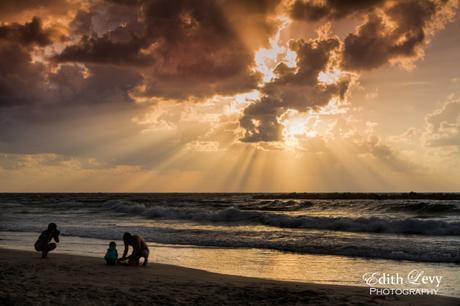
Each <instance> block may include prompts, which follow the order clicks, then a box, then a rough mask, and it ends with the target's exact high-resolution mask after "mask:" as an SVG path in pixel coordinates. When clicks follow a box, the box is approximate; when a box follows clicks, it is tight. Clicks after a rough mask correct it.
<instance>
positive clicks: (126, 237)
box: [119, 232, 150, 266]
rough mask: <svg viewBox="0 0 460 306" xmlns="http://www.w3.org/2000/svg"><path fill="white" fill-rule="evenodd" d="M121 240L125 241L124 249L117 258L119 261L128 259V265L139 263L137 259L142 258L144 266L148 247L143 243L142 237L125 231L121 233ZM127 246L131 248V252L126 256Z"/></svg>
mask: <svg viewBox="0 0 460 306" xmlns="http://www.w3.org/2000/svg"><path fill="white" fill-rule="evenodd" d="M123 242H124V243H125V250H124V251H123V256H122V257H121V258H120V259H119V261H120V262H121V261H125V260H126V259H128V264H129V265H136V266H137V265H139V260H140V259H141V258H144V263H143V265H144V266H146V265H147V262H148V258H149V253H150V251H149V248H148V247H147V244H146V243H145V241H144V239H142V238H141V237H139V236H137V235H131V234H130V233H128V232H126V233H124V234H123ZM129 246H131V247H132V248H133V252H132V253H131V255H129V256H128V257H126V255H127V254H128V249H129Z"/></svg>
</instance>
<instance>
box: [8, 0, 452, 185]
mask: <svg viewBox="0 0 460 306" xmlns="http://www.w3.org/2000/svg"><path fill="white" fill-rule="evenodd" d="M458 6H459V3H458V1H457V0H402V1H393V0H387V1H385V0H355V1H340V0H322V1H317V0H283V1H275V0H258V1H255V0H254V1H252V0H188V1H187V0H176V1H171V0H145V1H144V0H132V1H130V0H85V1H75V0H20V1H19V0H14V1H13V0H3V1H1V2H0V191H3V192H303V191H304V192H334V191H362V192H384V191H387V192H398V191H419V192H421V191H460V171H459V170H458V169H460V64H459V63H460V17H459V7H458Z"/></svg>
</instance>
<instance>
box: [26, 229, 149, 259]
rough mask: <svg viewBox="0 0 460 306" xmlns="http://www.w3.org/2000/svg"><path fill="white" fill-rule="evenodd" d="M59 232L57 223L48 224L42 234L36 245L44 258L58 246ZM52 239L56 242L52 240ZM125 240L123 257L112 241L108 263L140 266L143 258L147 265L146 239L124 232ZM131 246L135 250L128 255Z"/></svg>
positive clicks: (107, 255) (108, 251)
mask: <svg viewBox="0 0 460 306" xmlns="http://www.w3.org/2000/svg"><path fill="white" fill-rule="evenodd" d="M59 234H60V232H59V230H58V229H57V225H56V224H55V223H50V224H48V229H47V230H44V231H43V232H42V233H41V234H40V236H39V237H38V239H37V241H36V242H35V245H34V246H35V250H37V252H41V253H42V258H46V257H47V256H48V253H49V252H50V251H52V250H54V249H55V248H56V243H59ZM52 240H54V241H55V242H56V243H54V242H51V241H52ZM123 242H124V245H125V249H124V251H123V256H122V257H121V258H118V252H117V244H116V243H115V241H112V242H110V244H109V248H108V249H107V252H106V254H105V256H104V259H105V262H106V264H108V265H116V264H123V265H128V266H138V265H139V264H140V259H141V258H143V259H144V262H143V263H142V265H144V266H146V265H147V262H148V258H149V253H150V251H149V248H148V246H147V244H146V243H145V241H144V239H142V237H140V236H138V235H131V234H130V233H128V232H126V233H124V234H123ZM130 246H131V247H132V248H133V251H132V253H131V255H129V256H127V255H128V250H129V247H130Z"/></svg>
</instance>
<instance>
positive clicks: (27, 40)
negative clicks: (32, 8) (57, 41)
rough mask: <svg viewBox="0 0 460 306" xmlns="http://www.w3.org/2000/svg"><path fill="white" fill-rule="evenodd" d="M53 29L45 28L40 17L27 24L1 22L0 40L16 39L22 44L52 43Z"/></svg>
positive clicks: (41, 44) (44, 44) (42, 44)
mask: <svg viewBox="0 0 460 306" xmlns="http://www.w3.org/2000/svg"><path fill="white" fill-rule="evenodd" d="M50 35H51V31H50V30H44V29H43V27H42V23H41V20H40V18H38V17H34V18H33V19H32V21H30V22H26V23H25V24H18V23H13V24H1V25H0V41H3V40H7V41H15V42H18V43H20V44H22V45H32V44H36V45H39V46H46V45H49V44H51V39H50Z"/></svg>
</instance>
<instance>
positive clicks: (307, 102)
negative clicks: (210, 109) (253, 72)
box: [240, 38, 350, 142]
mask: <svg viewBox="0 0 460 306" xmlns="http://www.w3.org/2000/svg"><path fill="white" fill-rule="evenodd" d="M339 46H340V43H339V40H338V39H337V38H318V39H315V40H309V41H303V40H298V41H291V42H290V46H289V48H290V50H292V51H294V52H295V53H296V54H297V61H296V67H295V68H290V67H288V66H287V65H286V64H285V63H280V64H279V65H278V66H276V68H275V69H274V72H275V78H274V79H273V80H272V81H270V82H268V83H267V84H265V86H264V87H263V88H262V89H261V93H262V94H263V97H262V98H261V99H260V100H257V101H254V102H253V103H251V104H250V105H249V106H248V107H247V108H245V110H244V113H243V116H242V118H241V119H240V124H241V127H242V128H243V129H244V130H245V134H244V136H243V138H242V139H241V140H242V141H244V142H259V141H280V140H282V128H283V126H282V125H281V124H280V122H279V117H280V116H281V115H282V114H283V113H284V112H286V111H287V110H288V109H293V110H297V111H300V112H306V111H308V110H312V109H313V110H315V109H318V108H319V107H321V106H325V105H327V104H328V103H329V101H330V100H331V99H332V98H337V99H344V97H345V93H346V91H347V89H348V86H349V82H350V79H349V78H347V77H340V78H339V79H337V80H334V81H333V82H328V83H324V82H322V81H321V80H320V79H319V75H320V72H323V71H326V70H327V69H328V68H329V67H328V66H329V65H331V64H333V63H334V61H335V60H336V59H337V52H339Z"/></svg>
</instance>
